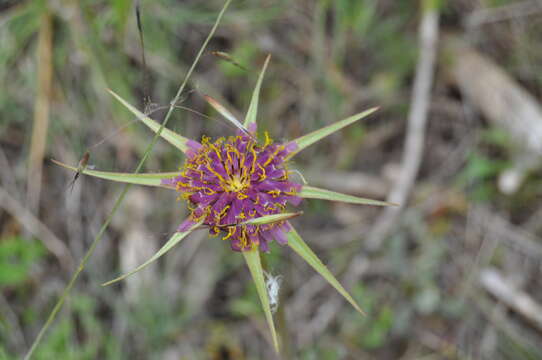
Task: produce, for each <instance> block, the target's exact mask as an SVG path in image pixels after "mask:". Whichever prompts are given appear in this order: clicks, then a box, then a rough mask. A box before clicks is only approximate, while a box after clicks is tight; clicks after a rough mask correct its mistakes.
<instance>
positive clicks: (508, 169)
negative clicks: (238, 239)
mask: <svg viewBox="0 0 542 360" xmlns="http://www.w3.org/2000/svg"><path fill="white" fill-rule="evenodd" d="M222 5H223V2H222V1H219V0H212V1H205V2H202V1H189V0H187V1H173V0H160V1H149V0H147V1H146V0H142V1H141V13H142V23H143V32H144V38H145V46H146V64H147V69H148V75H145V69H144V67H143V64H142V60H141V59H142V58H141V46H140V43H139V37H138V32H137V26H136V18H135V12H134V2H133V1H131V0H111V1H90V0H81V1H76V0H51V1H45V0H43V1H39V0H37V1H36V0H28V1H24V0H22V1H9V0H8V1H6V0H4V1H1V2H0V10H1V12H0V82H1V91H0V181H1V187H0V287H1V291H0V358H2V359H18V358H20V357H21V355H22V354H24V353H25V352H26V351H27V350H28V349H29V347H30V345H31V343H32V341H33V340H34V339H35V337H36V335H37V332H38V331H39V329H40V328H41V326H42V325H43V324H44V322H45V320H46V317H47V315H48V313H49V312H50V311H51V310H52V308H53V306H54V304H55V302H56V300H57V299H58V296H59V294H60V293H61V291H62V289H63V288H64V287H65V285H66V284H67V282H68V280H69V278H70V276H71V275H72V274H73V272H74V271H75V269H76V267H77V264H78V263H79V261H80V259H81V258H82V257H83V255H84V253H85V251H86V250H87V249H88V247H89V246H90V243H91V242H92V240H93V239H94V237H95V236H96V234H97V232H98V231H99V228H100V226H101V225H102V224H103V222H104V220H105V218H106V217H107V215H108V213H109V212H110V211H111V208H112V205H113V202H114V200H115V199H116V197H117V196H118V194H119V193H120V191H121V188H122V185H119V184H117V183H112V182H107V181H102V180H98V179H94V178H90V177H85V176H81V177H80V178H79V180H78V182H77V183H76V184H75V185H74V187H73V190H72V191H70V190H69V189H68V184H69V183H70V181H71V180H72V178H73V173H70V172H68V171H66V170H65V169H62V168H60V167H58V166H55V165H53V164H52V163H51V161H50V159H51V158H54V159H58V160H60V161H63V162H66V163H69V164H72V165H74V166H76V164H77V163H78V161H79V159H80V158H81V157H82V156H83V154H84V152H85V151H86V150H88V151H89V153H90V161H89V165H93V166H95V168H96V169H99V170H107V171H119V172H131V171H133V170H134V168H135V166H136V164H137V162H138V161H139V159H140V157H141V156H142V154H143V152H144V148H145V146H146V145H147V144H148V143H149V142H150V141H151V138H152V133H151V132H149V131H148V130H147V129H146V128H145V127H144V126H143V125H141V124H139V123H138V122H137V121H134V119H133V117H132V115H131V114H130V113H129V112H128V111H126V109H124V108H123V107H122V106H121V105H119V104H118V103H117V102H115V101H114V99H113V98H112V97H111V96H110V95H109V94H108V93H107V92H106V89H107V88H111V89H113V90H114V91H116V92H117V93H119V94H120V95H121V96H123V97H124V98H125V99H127V100H128V101H130V102H131V103H132V104H134V105H136V106H138V107H139V108H140V109H144V103H143V98H144V94H146V93H148V94H149V95H150V97H151V100H152V102H153V103H154V106H153V108H158V110H157V111H154V112H153V113H152V117H153V118H155V119H157V120H161V119H163V116H164V111H163V110H162V111H160V109H159V108H160V106H162V105H166V104H168V103H169V101H171V99H172V98H173V96H174V94H175V92H176V90H177V88H178V86H179V84H180V82H181V81H182V79H183V77H184V75H185V73H186V71H187V68H188V66H189V65H190V64H191V62H192V60H193V59H194V57H195V55H196V53H197V51H198V49H199V47H200V46H201V44H202V42H203V40H204V39H205V37H206V35H207V34H208V32H209V30H210V28H211V26H212V24H213V22H214V20H215V19H216V16H217V14H218V12H219V10H220V8H221V7H222ZM541 34H542V2H541V1H538V0H525V1H513V0H448V1H445V0H442V1H440V2H433V3H430V2H429V1H426V2H422V1H408V0H401V1H397V0H380V1H376V0H335V1H326V0H319V1H316V0H314V1H309V0H303V1H296V2H289V1H280V0H252V1H248V0H245V1H243V0H235V1H233V3H232V5H231V6H230V8H229V9H228V11H227V13H226V15H225V17H224V19H223V21H222V23H221V25H220V26H219V28H218V30H217V33H216V36H215V37H214V38H213V39H212V41H211V42H210V44H209V47H208V50H207V51H206V53H205V54H204V55H203V57H202V59H201V62H200V64H199V65H198V67H197V68H196V71H195V73H194V75H193V76H192V78H191V81H190V83H189V88H190V89H196V91H192V92H190V93H188V92H187V93H186V94H187V95H186V96H184V97H183V98H182V105H183V106H187V107H190V108H191V109H194V110H196V111H199V112H202V113H204V114H206V115H208V116H210V117H212V118H213V119H215V120H216V121H214V120H209V119H205V118H202V117H201V116H198V115H196V114H194V113H190V112H187V111H182V110H177V111H176V112H175V113H174V115H173V117H172V119H171V121H170V122H169V124H168V127H170V128H171V129H173V130H178V131H182V133H183V135H185V136H187V137H191V138H195V139H199V138H201V136H202V134H207V135H209V136H213V137H217V136H222V135H224V134H229V133H231V132H232V130H231V129H230V128H229V127H227V126H225V124H224V122H223V121H220V119H219V115H218V114H217V113H216V112H214V111H213V110H212V109H211V108H210V107H209V106H208V105H206V103H205V101H204V100H203V98H202V96H201V94H202V93H206V94H210V95H211V96H213V97H214V98H216V99H218V100H219V101H221V102H222V103H223V104H225V105H227V106H228V107H229V108H230V109H235V110H234V112H235V114H237V115H239V117H241V116H242V115H243V114H244V112H245V111H246V109H247V107H248V103H249V100H250V94H251V92H252V89H253V86H254V84H255V81H256V78H257V74H258V71H259V69H260V67H261V66H262V64H263V61H264V59H265V56H266V54H268V53H270V54H271V55H272V60H271V63H270V66H269V69H268V71H267V74H266V77H265V80H264V84H263V88H262V94H261V97H260V101H261V102H260V107H259V119H258V121H259V124H260V128H261V129H267V130H269V132H270V133H271V134H272V136H273V137H274V138H275V139H277V140H286V139H293V138H296V137H298V136H300V135H303V134H305V133H307V132H309V131H312V130H315V129H317V128H320V127H322V126H325V125H327V124H330V123H332V122H334V121H337V120H340V119H342V118H345V117H347V116H349V115H351V114H354V113H357V112H360V111H363V110H365V109H367V108H369V107H372V106H380V110H379V111H378V112H377V113H376V114H375V115H373V116H371V117H370V118H369V119H366V120H362V121H360V122H359V123H358V124H356V125H353V126H350V127H349V128H347V129H346V130H343V131H340V132H338V133H336V134H334V135H333V136H330V137H328V138H326V139H325V140H323V141H321V142H320V143H318V144H317V145H314V146H311V147H310V148H308V149H307V150H305V151H304V152H303V153H301V154H300V155H299V156H298V157H296V159H295V163H294V164H292V165H291V167H292V168H295V169H298V170H300V171H303V173H304V175H305V177H306V178H307V180H308V181H309V183H311V184H313V185H315V186H320V187H326V188H328V189H332V190H335V191H340V192H344V193H349V194H354V195H358V196H364V197H370V198H375V199H389V200H391V201H395V202H398V203H400V204H402V207H399V208H395V209H391V210H390V209H383V208H376V207H369V206H351V205H345V204H339V203H332V202H325V201H318V200H312V201H305V202H304V203H303V204H302V206H301V208H302V210H303V211H304V212H305V214H304V216H303V217H301V218H297V219H295V220H293V224H294V225H295V226H296V227H297V229H298V231H299V233H300V234H301V235H302V236H303V237H304V239H305V240H306V241H307V243H308V244H309V245H310V246H311V247H312V248H313V249H314V250H315V252H316V253H317V254H318V255H319V256H320V257H321V258H322V260H323V261H324V262H325V263H326V264H328V266H329V268H330V270H331V271H332V272H333V273H334V274H336V275H337V277H338V278H339V279H340V280H341V281H342V282H343V283H344V284H345V286H346V287H347V288H348V289H349V291H350V292H351V293H352V294H353V296H354V298H355V299H356V300H357V301H358V302H359V303H360V304H361V306H362V308H364V310H365V311H366V313H367V316H365V317H362V316H360V315H359V314H358V313H356V312H355V310H354V309H353V308H352V307H351V306H350V305H348V304H346V303H345V302H344V301H343V299H342V298H341V297H340V295H339V294H338V293H336V291H335V290H333V289H332V288H331V287H330V286H329V285H328V284H327V283H326V282H325V281H323V280H322V279H321V278H320V277H319V276H318V275H317V274H316V273H315V272H314V271H313V270H312V269H311V268H310V267H309V266H308V265H306V264H305V263H304V261H302V260H301V259H300V258H299V257H298V256H297V255H296V254H294V253H292V252H291V251H288V248H283V247H280V246H277V245H276V244H273V246H272V248H271V254H269V255H268V256H266V259H267V262H268V266H269V269H270V270H271V272H272V273H273V274H274V275H281V276H282V283H281V290H280V293H281V302H280V307H279V311H278V312H277V314H276V316H275V321H276V323H277V326H278V329H279V332H280V335H281V338H282V341H283V354H282V357H283V358H285V359H330V360H331V359H542V287H541V279H542V277H541V273H542V267H541V259H542V240H541V236H542V180H541V177H540V175H541V174H542V169H541V167H540V161H539V160H540V155H541V153H542V108H541V106H540V101H541V100H542V67H541V66H542V65H541V64H542V37H541V36H540V35H541ZM211 51H223V52H227V53H228V54H230V55H231V56H232V57H233V58H234V59H235V61H236V62H238V63H239V64H241V65H242V66H243V67H245V68H246V69H247V70H246V71H245V70H242V69H241V68H239V67H237V66H235V65H233V64H231V63H229V62H227V61H224V60H223V59H221V58H219V57H216V56H213V55H212V54H211ZM146 89H148V90H146ZM182 162H183V158H182V156H180V155H179V153H178V151H176V150H175V149H173V148H172V147H171V146H169V145H168V144H167V143H165V142H163V141H161V140H160V141H159V142H158V143H157V144H156V146H155V148H154V150H153V152H152V154H151V156H150V158H149V159H148V161H147V162H146V164H145V168H144V171H146V172H155V171H175V170H176V169H178V168H179V167H180V166H181V165H182ZM176 197H177V195H176V193H174V192H170V191H167V190H165V189H155V188H147V187H133V188H132V189H131V190H130V191H129V193H128V196H127V198H126V200H125V201H124V203H123V205H122V206H121V208H120V210H119V211H118V213H117V214H116V215H115V217H114V218H113V221H112V224H111V226H110V227H109V228H108V229H107V231H106V233H105V237H104V239H103V241H102V242H101V243H100V245H99V246H98V247H97V248H96V252H95V253H94V255H93V256H92V258H91V260H90V262H89V264H88V266H87V268H86V269H85V271H84V272H83V273H82V275H81V277H80V278H79V280H78V281H77V283H76V285H75V287H74V289H73V291H72V293H71V296H70V298H69V300H68V301H67V302H66V304H65V306H64V307H63V309H62V310H61V312H60V313H59V316H58V319H57V321H56V322H55V323H54V324H53V326H52V327H51V328H50V329H49V331H48V333H47V334H46V336H45V338H44V341H43V343H42V344H41V345H40V347H39V348H38V350H37V351H36V353H35V357H34V358H35V359H52V358H54V359H274V358H278V357H277V356H276V355H275V354H274V352H273V348H272V345H271V342H270V336H269V331H268V328H267V325H266V323H265V320H264V317H263V313H262V310H261V308H260V305H259V299H258V296H257V293H256V290H255V287H254V285H253V283H252V281H251V279H250V274H249V272H248V271H247V267H246V265H245V264H244V261H243V258H242V256H240V255H239V254H238V253H233V252H232V251H231V250H230V249H229V246H228V245H227V244H226V243H225V242H222V241H220V240H219V238H209V237H208V235H207V234H206V232H205V231H200V232H196V233H194V234H193V235H192V236H191V237H190V238H188V239H186V240H185V241H183V243H182V244H180V245H179V246H178V247H176V248H175V249H173V251H170V252H169V253H168V254H167V255H166V256H165V257H163V258H162V259H161V260H160V261H159V262H158V263H157V264H154V265H152V266H151V267H149V268H147V269H145V270H144V271H141V272H140V273H138V274H137V275H135V276H133V277H131V278H130V279H129V280H128V281H126V282H124V283H121V284H118V285H113V286H110V287H105V288H103V287H101V286H100V283H102V282H104V281H107V280H110V279H111V278H113V277H114V276H116V275H118V274H119V273H121V272H126V271H127V270H131V269H133V268H134V267H135V266H136V265H138V264H140V263H142V262H143V261H144V260H146V259H147V258H149V257H150V256H151V255H152V254H153V253H154V252H155V251H156V250H157V249H158V248H159V247H160V246H161V245H162V244H163V243H164V242H165V240H167V238H168V237H169V235H170V234H171V233H172V231H174V230H175V229H176V227H177V226H178V224H179V223H180V222H181V221H182V219H183V218H184V216H186V211H185V210H184V203H183V202H179V201H177V200H176Z"/></svg>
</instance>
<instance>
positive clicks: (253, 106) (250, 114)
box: [245, 55, 271, 129]
mask: <svg viewBox="0 0 542 360" xmlns="http://www.w3.org/2000/svg"><path fill="white" fill-rule="evenodd" d="M270 59H271V55H267V58H265V63H264V64H263V68H262V71H261V72H260V76H259V77H258V81H257V82H256V86H255V87H254V91H253V92H252V99H250V105H249V107H248V111H247V115H246V117H245V128H247V129H250V125H251V124H257V122H256V117H257V115H258V102H259V101H260V89H261V87H262V81H263V76H264V74H265V70H266V69H267V65H268V64H269V60H270Z"/></svg>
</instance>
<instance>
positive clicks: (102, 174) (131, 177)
mask: <svg viewBox="0 0 542 360" xmlns="http://www.w3.org/2000/svg"><path fill="white" fill-rule="evenodd" d="M51 161H52V162H54V163H55V164H57V165H59V166H62V167H64V168H66V169H69V170H72V171H74V172H78V171H79V172H80V173H81V174H85V175H89V176H94V177H97V178H100V179H107V180H111V181H117V182H122V183H128V184H137V185H148V186H162V187H166V188H170V187H169V186H164V185H162V180H163V179H171V178H174V177H175V176H178V175H179V172H168V173H147V174H145V173H138V174H132V173H118V172H109V171H96V170H88V169H77V168H76V167H73V166H70V165H66V164H64V163H62V162H60V161H57V160H54V159H51Z"/></svg>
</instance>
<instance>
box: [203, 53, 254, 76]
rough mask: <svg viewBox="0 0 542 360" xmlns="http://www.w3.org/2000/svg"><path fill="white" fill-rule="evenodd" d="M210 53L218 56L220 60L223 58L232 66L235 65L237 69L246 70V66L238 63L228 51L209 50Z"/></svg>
mask: <svg viewBox="0 0 542 360" xmlns="http://www.w3.org/2000/svg"><path fill="white" fill-rule="evenodd" d="M211 54H212V55H214V56H216V57H217V58H220V59H222V60H225V61H227V62H229V63H231V64H232V65H234V66H237V67H238V68H239V69H241V70H243V71H248V70H247V68H246V67H244V66H243V65H241V64H239V63H238V62H237V61H235V60H234V59H233V58H232V57H231V56H230V55H229V54H228V53H225V52H222V51H211Z"/></svg>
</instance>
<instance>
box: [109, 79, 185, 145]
mask: <svg viewBox="0 0 542 360" xmlns="http://www.w3.org/2000/svg"><path fill="white" fill-rule="evenodd" d="M107 91H109V93H110V94H111V95H113V96H114V97H115V99H117V100H118V101H119V102H120V103H121V104H122V105H124V106H126V108H127V109H128V110H130V111H131V112H132V113H133V114H134V115H135V116H136V117H137V118H138V119H139V120H141V121H142V122H143V123H144V124H145V125H147V126H148V127H149V128H150V129H151V130H152V131H154V132H155V133H156V132H158V130H159V129H160V127H161V125H160V124H159V123H157V122H156V121H154V120H153V119H151V118H150V117H148V116H146V115H145V114H143V113H142V112H141V111H139V110H138V109H136V108H135V107H133V106H132V105H130V103H128V102H127V101H126V100H124V99H123V98H121V97H120V96H119V95H117V94H116V93H115V92H114V91H113V90H110V89H108V90H107ZM160 136H161V137H162V138H163V139H164V140H166V141H167V142H169V143H170V144H171V145H173V146H175V147H176V148H177V149H179V150H181V151H182V152H184V153H186V151H187V150H188V145H187V142H188V140H189V139H187V138H185V137H184V136H181V135H179V134H177V133H176V132H174V131H171V130H169V129H168V128H163V129H162V132H161V133H160Z"/></svg>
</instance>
